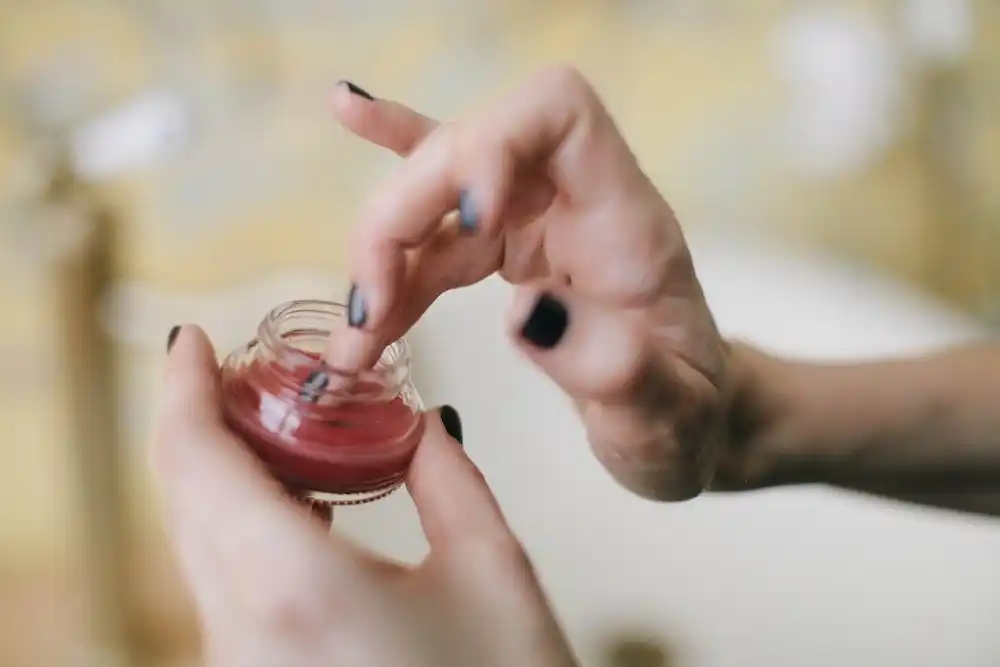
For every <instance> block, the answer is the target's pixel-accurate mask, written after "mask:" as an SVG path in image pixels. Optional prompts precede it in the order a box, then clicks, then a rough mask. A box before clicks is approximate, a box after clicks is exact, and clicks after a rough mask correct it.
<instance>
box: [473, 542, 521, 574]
mask: <svg viewBox="0 0 1000 667" xmlns="http://www.w3.org/2000/svg"><path fill="white" fill-rule="evenodd" d="M478 551H479V552H480V554H479V556H480V557H479V561H480V562H481V563H483V564H484V565H485V566H486V567H487V568H488V569H489V570H490V571H491V572H503V573H512V574H518V573H524V572H532V571H533V570H534V568H533V566H532V563H531V558H530V556H528V552H527V551H526V550H525V548H524V545H523V544H521V542H520V540H518V539H517V538H516V537H514V536H513V535H512V534H510V533H509V532H506V531H504V532H503V533H499V534H496V535H493V536H490V537H487V538H483V539H480V540H479V544H478Z"/></svg>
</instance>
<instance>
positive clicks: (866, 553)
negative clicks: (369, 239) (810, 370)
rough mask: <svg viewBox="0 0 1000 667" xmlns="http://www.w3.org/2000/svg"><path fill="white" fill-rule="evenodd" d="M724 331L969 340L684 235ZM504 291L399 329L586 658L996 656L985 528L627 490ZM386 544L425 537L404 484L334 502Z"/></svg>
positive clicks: (833, 343)
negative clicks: (530, 348)
mask: <svg viewBox="0 0 1000 667" xmlns="http://www.w3.org/2000/svg"><path fill="white" fill-rule="evenodd" d="M694 248H695V255H696V257H697V259H698V260H699V261H698V266H699V267H700V274H701V276H702V280H703V282H704V284H705V286H706V290H707V292H708V295H709V298H710V301H711V303H712V305H713V307H714V309H715V311H716V313H717V315H718V319H719V321H720V323H721V326H722V327H723V329H724V330H725V331H726V332H727V333H729V334H736V335H740V336H742V337H745V338H748V339H750V340H753V341H755V342H757V343H759V344H763V345H766V346H767V347H769V348H771V349H775V350H781V351H785V352H788V353H795V354H801V355H810V356H813V355H820V356H824V357H844V356H866V355H880V354H892V353H897V352H904V351H913V350H918V349H924V348H928V347H933V346H936V345H942V344H947V343H949V342H953V341H958V340H961V339H964V338H968V337H971V336H973V335H975V333H976V331H975V329H974V328H972V327H971V326H970V325H969V324H967V323H965V322H964V321H963V320H961V319H959V318H957V317H954V316H951V315H949V314H947V313H945V312H942V311H941V310H939V309H938V308H937V307H935V306H934V305H933V304H930V303H926V302H924V301H923V300H921V299H919V298H916V297H914V296H913V295H912V294H910V293H908V292H907V291H905V290H902V289H900V288H897V287H895V286H894V285H892V284H887V283H885V282H884V281H881V280H879V279H878V278H875V277H873V276H868V277H865V276H863V275H862V274H860V273H858V272H855V271H851V270H849V269H847V268H845V267H841V266H837V265H833V264H824V263H822V262H820V261H818V260H815V259H813V260H807V259H793V258H790V256H788V255H784V254H781V253H778V254H774V253H773V252H770V251H766V250H765V249H764V248H763V247H754V246H753V245H740V244H737V243H735V242H733V243H726V244H720V243H713V242H707V243H706V242H699V243H695V244H694ZM508 291H509V290H508V288H507V286H506V285H504V284H502V283H500V282H497V281H491V282H487V283H485V284H483V285H481V286H478V287H476V288H473V289H468V290H464V291H461V292H457V293H454V294H451V295H448V296H447V297H446V298H444V299H442V300H441V302H440V303H439V304H438V305H437V306H436V307H435V308H434V309H433V311H432V312H431V313H430V314H429V315H428V316H427V318H426V319H425V321H424V322H422V323H421V324H420V325H419V327H418V330H417V331H415V332H414V334H413V336H412V342H413V343H414V345H415V349H416V352H417V355H418V357H419V359H420V360H421V361H422V365H421V367H420V369H418V370H419V372H420V375H419V377H418V380H419V381H420V382H421V385H422V386H423V387H424V392H423V393H424V395H425V398H427V399H428V402H430V403H441V402H450V403H453V404H454V405H456V406H457V407H458V408H459V409H460V410H461V413H462V416H463V419H464V422H465V429H466V442H467V447H468V449H469V451H470V452H471V454H472V456H473V457H474V458H475V459H476V461H477V462H478V463H479V464H480V465H481V467H482V468H483V470H484V472H485V473H486V475H487V477H488V479H489V480H490V482H491V483H492V485H493V487H494V489H495V491H496V493H497V495H498V496H499V498H500V500H501V503H502V504H503V506H504V508H505V509H506V511H507V513H508V516H509V518H510V520H511V522H512V524H513V526H514V527H515V529H516V530H517V531H518V533H519V534H520V535H521V537H522V538H523V540H524V542H525V544H526V545H527V547H528V549H529V551H530V552H531V554H532V556H533V558H534V561H535V563H536V565H537V567H538V570H539V572H540V573H541V575H542V577H543V579H544V581H545V583H546V585H547V586H548V587H549V590H550V592H551V595H552V598H553V600H554V603H555V605H556V607H557V609H558V611H559V613H560V615H561V616H562V618H563V619H564V622H565V625H566V627H567V629H568V631H569V632H570V634H571V636H572V639H573V641H574V644H575V645H576V647H577V649H578V650H579V652H580V654H581V657H582V658H583V659H584V660H585V662H586V663H587V664H593V665H596V664H600V663H599V662H597V660H596V659H595V655H597V651H598V650H599V648H600V647H601V645H602V643H603V642H605V641H607V640H609V639H613V638H614V636H615V634H616V633H617V632H618V631H621V630H624V631H629V630H641V631H645V632H648V633H652V634H654V636H657V637H660V638H662V639H663V640H665V641H666V642H668V643H670V644H672V645H673V646H674V647H675V648H676V649H677V650H678V652H679V655H680V663H679V664H682V665H699V666H712V667H785V666H787V667H803V666H808V667H826V666H829V667H834V666H837V667H841V666H850V667H886V665H907V666H908V667H922V666H927V667H941V666H942V665H954V666H956V667H957V666H959V665H961V666H963V667H977V666H979V665H982V666H984V667H985V666H986V665H994V664H997V660H998V657H1000V651H998V643H1000V640H998V639H996V638H995V637H996V634H995V626H996V619H997V618H1000V615H998V612H1000V529H998V528H997V526H996V525H994V524H992V523H991V522H988V521H973V520H968V519H963V518H960V517H957V516H954V515H950V514H946V513H938V512H932V511H920V510H914V509H909V508H903V507H900V506H896V505H891V504H883V503H879V502H878V501H875V500H869V499H865V498H861V497H856V496H850V495H847V494H838V493H835V492H832V491H828V490H823V489H793V490H776V491H767V492H760V493H754V494H745V495H742V496H738V497H737V496H704V497H702V498H699V499H697V500H695V501H693V502H690V503H684V504H679V505H657V504H654V503H649V502H645V501H642V500H640V499H638V498H634V497H632V496H630V495H629V494H628V493H627V492H625V491H624V490H622V489H620V488H619V487H618V486H616V485H615V484H614V483H613V482H612V481H611V480H610V478H609V477H608V476H606V474H605V473H604V472H603V471H602V470H601V469H600V468H599V466H598V465H597V463H596V462H595V461H594V460H593V459H592V458H591V456H590V454H589V452H588V449H587V447H586V445H585V442H584V439H583V433H582V431H581V428H580V426H579V425H578V423H577V422H576V420H575V418H574V416H573V415H572V413H571V411H570V409H569V407H568V406H567V404H566V401H565V400H564V398H563V397H562V396H561V395H560V394H559V393H558V392H557V391H556V390H555V389H554V388H553V387H552V386H551V385H550V384H549V383H548V382H547V380H546V379H545V378H544V377H542V376H540V375H539V374H537V373H536V372H535V371H534V369H533V368H531V367H530V366H529V365H528V364H526V363H525V362H523V361H522V360H521V359H519V357H518V356H517V355H516V354H515V353H514V352H513V351H512V350H511V348H510V346H509V345H508V344H507V342H506V341H505V339H504V334H503V325H502V319H503V312H504V309H505V308H506V304H507V297H508ZM339 516H340V523H341V526H342V527H345V528H347V529H348V530H349V531H351V532H353V533H355V534H356V535H359V536H362V537H363V538H364V539H365V540H366V541H368V542H370V543H374V544H375V545H377V546H380V547H383V548H385V549H387V550H389V551H390V552H392V553H394V554H396V555H402V556H410V557H416V556H418V555H419V554H421V553H422V551H423V543H422V539H421V537H420V533H419V528H418V526H417V524H416V519H415V516H414V514H413V511H412V507H411V505H410V501H409V498H408V497H407V496H406V495H405V494H397V495H396V496H395V497H393V498H391V499H390V500H388V501H385V502H383V503H377V504H376V505H374V506H371V507H366V508H363V509H356V510H354V511H350V510H345V511H344V512H343V513H341V514H340V515H339Z"/></svg>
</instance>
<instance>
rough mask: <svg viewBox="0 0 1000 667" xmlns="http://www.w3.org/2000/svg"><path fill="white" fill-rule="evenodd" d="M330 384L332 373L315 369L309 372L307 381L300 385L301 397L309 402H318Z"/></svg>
mask: <svg viewBox="0 0 1000 667" xmlns="http://www.w3.org/2000/svg"><path fill="white" fill-rule="evenodd" d="M329 386H330V374H329V373H327V372H326V371H323V370H315V371H313V372H312V373H310V374H309V377H307V378H306V381H305V382H303V383H302V386H301V387H299V398H301V399H302V400H303V401H306V402H307V403H317V402H318V401H319V398H320V396H321V395H322V394H323V392H324V391H326V388H327V387H329Z"/></svg>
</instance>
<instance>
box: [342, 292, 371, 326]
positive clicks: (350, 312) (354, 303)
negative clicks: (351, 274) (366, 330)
mask: <svg viewBox="0 0 1000 667" xmlns="http://www.w3.org/2000/svg"><path fill="white" fill-rule="evenodd" d="M367 319H368V306H367V305H366V304H365V299H364V297H362V296H361V290H360V289H358V284H357V283H353V284H352V285H351V291H350V293H349V294H348V295H347V325H348V326H350V327H352V328H354V329H360V328H361V327H363V326H364V325H365V321H366V320H367Z"/></svg>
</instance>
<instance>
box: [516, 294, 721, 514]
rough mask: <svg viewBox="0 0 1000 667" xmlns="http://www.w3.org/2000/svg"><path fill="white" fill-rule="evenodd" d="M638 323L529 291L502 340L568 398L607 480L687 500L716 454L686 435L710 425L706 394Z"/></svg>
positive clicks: (569, 298) (633, 317)
mask: <svg viewBox="0 0 1000 667" xmlns="http://www.w3.org/2000/svg"><path fill="white" fill-rule="evenodd" d="M644 318H645V312H644V311H642V310H640V309H635V310H634V311H632V312H629V311H624V312H623V311H622V310H621V309H610V308H606V307H604V306H602V305H600V304H595V303H593V302H590V301H588V300H587V299H586V298H585V297H582V296H581V295H580V294H579V293H577V292H576V291H575V290H573V289H571V288H568V287H565V286H562V285H558V284H553V283H548V284H533V285H530V286H524V287H521V288H519V289H518V291H517V293H516V296H515V299H514V302H513V304H512V306H511V310H510V315H509V333H510V337H511V339H512V340H513V342H514V343H515V345H517V346H518V347H519V348H520V349H521V350H522V351H523V352H524V353H525V354H526V355H527V356H528V357H529V358H530V359H531V360H532V361H533V362H534V363H535V364H537V365H538V366H539V367H540V368H541V369H542V370H543V371H544V372H545V373H546V374H547V375H549V377H551V378H552V379H553V380H554V381H555V382H556V383H557V384H558V385H559V386H560V387H561V388H562V389H564V390H565V391H566V392H567V393H568V394H569V395H571V396H573V397H574V399H575V400H576V402H577V405H578V407H579V409H580V411H581V413H582V416H583V420H584V423H585V425H586V427H587V433H588V437H589V439H590V442H591V444H592V446H593V448H594V451H595V454H596V455H597V458H598V459H599V460H600V461H601V463H602V464H603V465H604V466H605V467H606V468H607V469H608V471H609V472H611V474H612V475H613V476H614V477H615V479H617V480H618V481H619V482H621V483H622V484H623V485H624V486H626V487H627V488H629V489H631V490H633V491H635V492H637V493H639V494H641V495H643V496H646V497H651V498H655V499H660V500H680V499H686V498H690V497H693V496H695V495H697V494H698V493H699V492H700V491H701V490H702V488H703V487H704V485H705V484H706V483H707V480H706V479H704V478H703V476H702V472H703V471H705V470H708V469H710V467H709V466H708V465H706V462H705V461H704V460H703V457H704V456H705V455H706V453H707V452H711V451H714V450H715V448H714V447H711V446H704V443H703V438H692V437H688V433H687V430H688V429H691V430H692V432H698V433H701V432H704V430H705V429H706V425H707V424H710V423H712V421H711V420H712V418H713V417H714V416H715V415H709V414H708V410H709V409H711V408H712V406H714V405H715V404H716V402H715V401H714V399H713V397H714V387H712V385H711V384H710V383H709V382H708V381H707V380H706V379H705V378H704V376H702V375H699V374H698V373H696V372H695V371H693V370H690V369H689V368H688V367H686V366H685V365H683V364H679V363H676V362H675V360H674V359H673V358H672V357H671V356H670V354H669V353H667V352H665V348H664V347H663V346H660V345H657V344H656V341H654V340H652V339H651V338H650V336H649V333H648V328H647V327H646V326H645V324H644V323H645V319H644ZM696 429H703V430H702V431H697V430H696ZM692 442H698V443H701V444H702V445H703V446H700V447H692V446H691V445H690V444H689V443H692Z"/></svg>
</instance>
